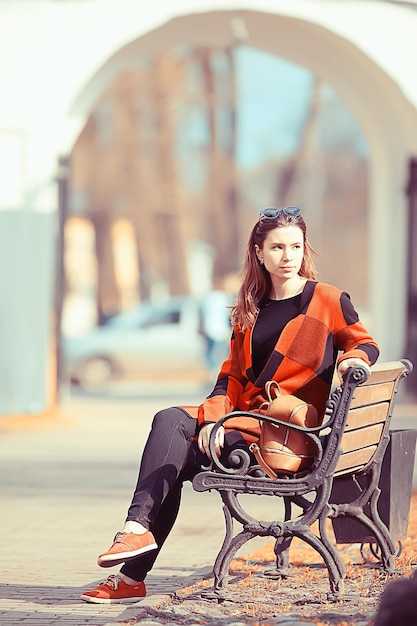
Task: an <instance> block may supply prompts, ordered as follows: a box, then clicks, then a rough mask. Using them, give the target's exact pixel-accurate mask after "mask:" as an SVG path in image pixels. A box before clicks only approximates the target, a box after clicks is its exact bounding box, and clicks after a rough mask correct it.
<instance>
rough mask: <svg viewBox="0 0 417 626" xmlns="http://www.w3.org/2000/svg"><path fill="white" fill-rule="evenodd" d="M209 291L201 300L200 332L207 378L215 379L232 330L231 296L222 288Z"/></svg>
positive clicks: (224, 356) (226, 350)
mask: <svg viewBox="0 0 417 626" xmlns="http://www.w3.org/2000/svg"><path fill="white" fill-rule="evenodd" d="M222 286H223V285H222V284H220V285H219V288H218V289H214V290H213V291H209V292H208V293H207V294H206V296H205V297H204V298H203V299H202V302H201V333H202V335H203V337H204V340H205V359H206V367H207V372H208V375H209V378H210V380H211V381H213V380H216V377H217V374H218V371H219V367H220V365H221V363H222V362H223V361H224V359H225V358H226V357H227V352H228V349H229V340H230V335H231V332H232V327H231V323H230V310H231V307H232V304H233V296H232V294H230V293H228V292H227V291H226V290H225V289H223V288H222Z"/></svg>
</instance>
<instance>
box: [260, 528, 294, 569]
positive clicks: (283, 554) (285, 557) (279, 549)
mask: <svg viewBox="0 0 417 626" xmlns="http://www.w3.org/2000/svg"><path fill="white" fill-rule="evenodd" d="M291 541H292V538H291V537H278V539H277V540H276V541H275V545H274V552H275V556H276V567H274V568H271V569H267V570H265V572H264V575H265V576H267V577H268V578H287V577H288V576H289V575H290V573H291V567H290V545H291Z"/></svg>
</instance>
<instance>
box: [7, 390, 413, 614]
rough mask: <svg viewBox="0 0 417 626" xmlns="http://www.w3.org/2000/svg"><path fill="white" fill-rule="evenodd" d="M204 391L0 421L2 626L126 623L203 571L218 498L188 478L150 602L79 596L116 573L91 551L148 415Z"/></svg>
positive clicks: (115, 521) (94, 403)
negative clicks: (104, 567) (104, 602)
mask: <svg viewBox="0 0 417 626" xmlns="http://www.w3.org/2000/svg"><path fill="white" fill-rule="evenodd" d="M203 395H204V392H203ZM203 395H202V393H201V392H200V393H197V390H193V389H192V388H189V389H185V392H184V393H181V394H179V393H178V394H177V395H174V393H171V394H170V395H167V396H165V397H159V398H150V397H146V396H145V395H144V394H143V396H142V397H134V396H132V397H131V398H124V399H123V398H117V397H111V396H109V397H108V398H93V397H74V398H70V399H68V400H67V401H65V402H63V403H62V406H61V408H60V410H59V411H58V412H57V413H56V414H55V415H54V416H52V417H50V418H37V417H34V418H33V419H26V420H23V421H21V420H18V419H16V420H10V419H8V418H6V419H5V420H3V421H2V420H1V418H0V476H1V481H0V497H1V534H0V537H1V555H2V568H1V569H2V573H1V578H0V623H1V624H2V625H13V626H16V625H18V624H27V623H30V624H35V625H36V624H39V626H55V625H58V624H59V626H84V625H87V624H88V625H92V626H93V625H94V626H104V625H109V624H116V623H118V622H127V621H128V620H129V619H130V618H134V617H135V616H137V615H138V613H139V612H140V607H142V606H147V605H149V604H150V605H152V604H154V605H155V604H158V603H159V602H160V601H161V598H162V597H163V596H164V595H165V594H169V593H172V592H174V591H175V590H176V589H178V588H181V587H183V586H184V585H186V584H188V583H189V582H191V581H193V580H195V579H196V578H200V577H201V576H202V575H203V574H204V573H207V572H209V571H210V569H211V565H212V563H213V560H214V558H215V556H216V554H217V551H218V549H219V546H220V543H221V540H222V536H223V523H224V522H223V515H222V512H221V507H220V506H219V504H220V501H219V496H218V495H217V494H216V493H213V494H209V493H203V494H197V493H195V492H194V491H193V490H192V488H191V486H190V485H187V486H186V487H185V489H184V497H183V503H182V508H181V512H180V516H179V519H178V521H177V524H176V527H175V529H174V531H173V533H172V535H171V537H170V538H169V539H168V541H167V543H166V545H165V546H164V549H163V551H162V552H161V555H160V557H159V559H158V561H157V563H156V567H155V568H154V570H153V572H152V574H151V575H150V576H149V578H148V580H147V588H148V597H147V599H146V600H145V601H144V602H143V603H140V604H137V605H133V606H130V607H127V608H126V605H125V606H123V605H112V606H110V605H97V604H95V605H94V604H87V603H85V602H82V601H80V600H79V595H80V594H81V593H82V591H84V590H86V589H88V588H90V587H92V586H94V585H95V584H96V583H97V582H98V581H99V580H102V579H103V578H105V577H106V576H107V575H108V574H109V573H111V572H112V571H113V570H102V569H101V568H99V567H98V566H97V565H96V557H97V554H98V553H99V552H101V551H102V550H103V549H105V548H106V547H108V545H110V543H111V541H112V538H113V536H114V534H115V532H116V531H117V530H119V528H120V526H121V524H122V523H123V520H124V515H125V512H126V508H127V505H128V504H129V501H130V497H131V493H132V489H133V487H134V484H135V481H136V475H137V465H138V460H139V458H140V455H141V452H142V448H143V445H144V443H145V440H146V436H147V433H148V430H149V427H150V422H151V419H152V416H153V414H154V413H155V412H156V411H157V410H158V409H160V408H163V407H164V406H169V405H172V404H177V403H184V404H193V403H198V402H199V401H200V400H201V398H202V397H203ZM396 413H397V416H398V417H396V418H395V420H394V427H398V428H404V427H415V425H416V424H417V410H416V407H414V406H410V405H399V406H398V407H397V411H396ZM415 483H417V481H416V480H415ZM257 506H259V504H258V505H257ZM262 506H265V507H266V508H268V507H271V506H275V507H276V503H273V502H272V499H271V498H268V499H267V502H266V503H265V504H262ZM249 545H250V546H251V547H252V546H253V547H256V543H251V544H249ZM246 551H247V550H246ZM117 570H118V568H114V571H115V572H117Z"/></svg>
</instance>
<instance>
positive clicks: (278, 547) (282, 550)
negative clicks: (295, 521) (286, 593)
mask: <svg viewBox="0 0 417 626" xmlns="http://www.w3.org/2000/svg"><path fill="white" fill-rule="evenodd" d="M283 500H284V520H285V521H287V520H290V519H291V513H292V498H289V497H286V496H284V498H283ZM291 541H292V537H284V536H282V537H278V538H277V540H276V541H275V545H274V553H275V557H276V561H275V563H276V566H275V567H274V568H271V569H267V570H265V572H264V575H265V576H268V578H287V577H288V576H289V575H290V573H291V567H290V545H291Z"/></svg>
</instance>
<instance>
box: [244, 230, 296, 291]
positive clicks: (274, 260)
mask: <svg viewBox="0 0 417 626" xmlns="http://www.w3.org/2000/svg"><path fill="white" fill-rule="evenodd" d="M255 251H256V255H257V257H258V259H259V260H260V261H263V262H264V265H265V269H266V270H268V272H269V273H270V274H271V278H275V279H277V280H281V281H283V280H288V279H289V278H292V277H293V276H295V275H296V274H298V272H299V271H300V268H301V264H302V262H303V256H304V238H303V231H302V230H301V228H299V227H298V226H282V227H280V228H274V229H273V230H270V231H269V233H268V235H267V237H266V239H265V241H264V244H263V246H262V248H259V246H255Z"/></svg>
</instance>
